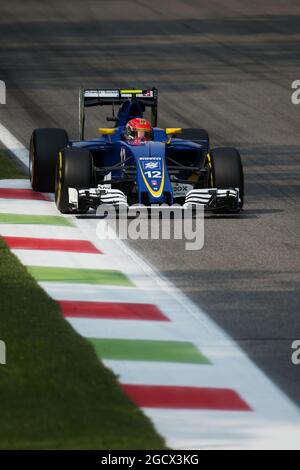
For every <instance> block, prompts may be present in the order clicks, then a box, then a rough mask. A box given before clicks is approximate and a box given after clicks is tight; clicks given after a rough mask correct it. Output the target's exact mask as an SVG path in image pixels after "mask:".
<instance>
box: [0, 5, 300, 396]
mask: <svg viewBox="0 0 300 470" xmlns="http://www.w3.org/2000/svg"><path fill="white" fill-rule="evenodd" d="M3 3H4V2H1V5H0V37H1V43H0V79H1V80H5V81H6V84H7V87H8V96H7V105H6V106H1V108H0V122H1V123H2V124H4V125H5V126H6V127H7V128H8V129H9V130H10V131H11V132H13V133H14V135H15V136H16V137H17V138H18V139H19V140H20V141H21V142H23V143H24V144H26V145H28V141H29V137H30V134H31V132H32V129H34V128H36V127H47V126H50V127H65V128H66V129H67V130H68V131H69V133H70V136H71V138H76V137H77V112H78V110H77V95H78V87H79V86H86V87H89V86H91V87H94V86H96V87H98V86H99V87H119V86H126V87H127V86H130V87H131V86H138V87H140V86H141V87H144V86H157V87H158V88H159V92H160V107H159V124H160V125H161V126H167V125H168V126H170V127H171V126H172V127H173V126H182V127H204V128H206V129H207V130H208V131H209V133H210V136H211V141H212V144H213V145H216V146H219V145H223V144H224V145H234V146H236V147H238V148H239V149H240V151H241V153H242V158H243V162H244V167H245V177H246V205H245V211H244V213H243V214H242V215H241V216H239V217H220V216H219V217H216V216H215V217H213V216H208V217H207V218H206V221H205V247H204V249H203V250H201V251H199V252H188V251H185V250H184V246H183V243H182V242H180V241H176V242H175V241H171V242H170V241H169V242H167V241H165V242H162V241H152V242H151V241H141V242H131V243H130V245H131V246H132V247H133V248H134V249H135V250H137V251H138V252H139V253H141V254H142V256H143V257H144V259H146V260H147V261H149V262H150V263H151V264H152V265H153V266H155V267H156V268H157V269H159V270H160V271H161V273H162V274H163V275H165V276H166V277H167V278H169V279H170V280H171V281H173V282H174V284H175V285H176V286H177V287H179V288H180V289H181V290H182V291H184V292H185V293H186V294H187V295H188V296H189V297H190V298H191V299H192V300H194V301H195V302H196V303H197V304H198V305H200V306H201V307H202V308H203V309H204V310H205V311H206V312H207V313H208V314H209V315H210V316H211V317H212V318H213V319H214V320H215V321H216V322H217V323H218V324H219V325H220V326H221V327H222V328H224V330H225V331H227V332H228V333H229V334H230V335H231V336H232V337H233V338H234V339H235V340H236V341H237V342H238V343H239V345H240V346H241V347H242V348H243V349H244V350H245V351H246V352H247V354H248V355H249V356H250V357H251V358H252V359H253V360H254V362H255V363H256V364H257V365H258V366H259V367H260V368H261V369H262V370H264V371H265V372H266V373H267V374H268V375H269V376H270V377H271V378H272V380H273V381H274V382H275V383H276V384H277V385H278V386H279V387H281V388H282V389H283V390H284V391H285V392H286V393H287V394H288V395H289V396H290V397H291V398H292V399H293V400H295V401H296V402H297V403H299V402H300V366H298V367H296V366H294V365H292V363H291V343H292V341H294V340H295V339H300V308H299V307H300V305H299V304H300V302H299V279H300V276H299V267H300V263H299V261H300V259H299V248H300V242H299V225H300V224H299V202H300V200H299V199H300V183H299V170H300V159H299V152H300V119H299V118H300V106H295V105H293V104H292V103H291V92H292V90H291V83H292V82H293V81H294V80H296V79H298V80H299V79H300V59H299V58H300V28H299V24H300V4H299V2H298V1H297V0H293V1H292V0H276V1H271V0H267V1H264V2H260V1H258V0H254V1H252V2H251V4H250V2H247V1H238V0H227V1H226V2H225V1H224V0H219V1H218V0H209V1H208V0H203V1H193V0H186V1H177V0H167V1H163V2H159V1H156V0H152V1H151V2H149V1H146V0H145V1H144V0H141V1H125V0H121V1H118V0H110V1H100V0H97V1H85V2H82V1H77V0H76V1H70V2H64V3H63V2H61V1H56V0H55V1H49V2H47V3H46V2H40V1H32V0H27V1H26V2H24V1H19V0H11V1H10V2H5V4H3ZM101 124H102V125H103V120H102V121H100V122H99V119H97V118H96V116H95V114H92V117H91V119H90V121H89V128H88V129H89V133H90V135H95V132H94V130H95V129H96V128H97V127H99V125H101ZM253 386H254V387H255V384H253Z"/></svg>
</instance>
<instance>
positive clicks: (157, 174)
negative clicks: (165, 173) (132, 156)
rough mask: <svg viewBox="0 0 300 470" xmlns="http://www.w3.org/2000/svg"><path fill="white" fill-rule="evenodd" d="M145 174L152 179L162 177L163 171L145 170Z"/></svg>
mask: <svg viewBox="0 0 300 470" xmlns="http://www.w3.org/2000/svg"><path fill="white" fill-rule="evenodd" d="M145 175H146V176H147V177H148V178H150V179H152V178H161V177H162V176H161V171H158V170H153V171H145Z"/></svg>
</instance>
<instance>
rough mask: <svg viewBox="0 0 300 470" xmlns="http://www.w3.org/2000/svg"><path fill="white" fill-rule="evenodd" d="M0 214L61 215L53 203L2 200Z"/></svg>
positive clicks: (0, 200)
mask: <svg viewBox="0 0 300 470" xmlns="http://www.w3.org/2000/svg"><path fill="white" fill-rule="evenodd" d="M0 213H4V214H6V213H7V214H24V215H27V214H30V215H45V214H46V215H61V214H60V213H59V211H58V210H57V209H56V207H55V205H54V204H53V202H51V201H31V200H24V201H22V200H21V199H0Z"/></svg>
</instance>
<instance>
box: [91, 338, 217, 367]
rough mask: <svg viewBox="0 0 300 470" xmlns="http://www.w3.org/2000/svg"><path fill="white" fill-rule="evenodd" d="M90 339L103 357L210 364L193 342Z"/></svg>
mask: <svg viewBox="0 0 300 470" xmlns="http://www.w3.org/2000/svg"><path fill="white" fill-rule="evenodd" d="M89 341H90V342H91V343H92V345H93V346H94V348H95V350H96V353H97V355H98V356H99V357H100V358H102V359H113V360H127V361H159V362H180V363H184V364H210V361H209V360H208V359H207V358H206V357H205V356H204V355H203V354H202V353H201V352H200V351H199V350H198V349H197V348H196V347H195V346H194V345H193V344H192V343H184V342H178V341H149V340H127V339H93V338H92V339H89Z"/></svg>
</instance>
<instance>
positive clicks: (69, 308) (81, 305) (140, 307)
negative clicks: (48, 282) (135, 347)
mask: <svg viewBox="0 0 300 470" xmlns="http://www.w3.org/2000/svg"><path fill="white" fill-rule="evenodd" d="M59 305H60V307H61V309H62V312H63V314H64V316H65V317H71V318H99V319H100V318H106V319H118V320H150V321H170V320H169V319H168V318H167V317H165V316H164V315H163V314H162V312H161V311H160V310H159V309H158V308H157V307H156V306H155V305H149V304H130V303H115V302H73V301H65V300H64V301H61V302H59Z"/></svg>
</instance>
